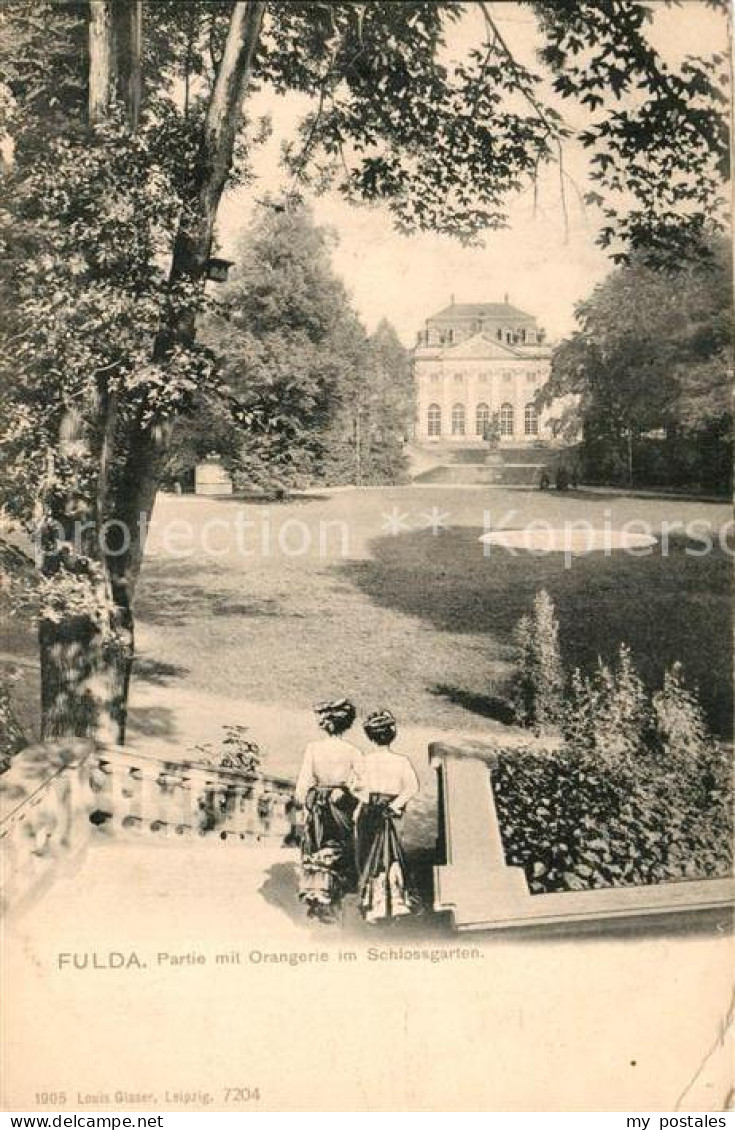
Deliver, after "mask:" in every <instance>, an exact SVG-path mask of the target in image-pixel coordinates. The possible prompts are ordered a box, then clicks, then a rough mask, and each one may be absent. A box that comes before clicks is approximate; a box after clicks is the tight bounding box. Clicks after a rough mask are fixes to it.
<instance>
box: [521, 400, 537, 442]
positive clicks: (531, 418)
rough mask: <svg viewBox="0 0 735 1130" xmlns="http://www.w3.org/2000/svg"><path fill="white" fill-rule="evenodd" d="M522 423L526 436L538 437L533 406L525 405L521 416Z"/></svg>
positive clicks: (534, 406)
mask: <svg viewBox="0 0 735 1130" xmlns="http://www.w3.org/2000/svg"><path fill="white" fill-rule="evenodd" d="M523 423H524V427H525V431H526V435H527V436H537V435H538V412H537V411H536V405H535V404H527V405H526V410H525V412H524V414H523Z"/></svg>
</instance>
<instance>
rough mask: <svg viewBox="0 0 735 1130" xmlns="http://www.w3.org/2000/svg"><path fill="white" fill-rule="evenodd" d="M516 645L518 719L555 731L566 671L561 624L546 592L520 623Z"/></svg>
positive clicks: (515, 691)
mask: <svg viewBox="0 0 735 1130" xmlns="http://www.w3.org/2000/svg"><path fill="white" fill-rule="evenodd" d="M515 642H516V646H517V647H518V651H519V663H518V674H517V677H516V681H515V684H514V688H513V698H512V706H513V712H514V714H515V717H516V720H517V721H518V723H519V724H520V725H522V726H528V727H531V728H532V729H535V730H537V731H549V730H554V729H556V728H557V727H558V725H559V723H560V722H561V719H562V714H563V696H564V671H563V668H562V663H561V655H560V653H559V625H558V623H557V620H556V616H555V613H554V604H553V601H552V600H551V597H550V596H549V594H548V593H547V592H546V591H545V590H543V589H542V590H541V591H540V592H538V593H536V596H535V599H534V602H533V614H532V615H531V616H524V617H522V618H521V620H520V621H519V623H518V626H517V628H516V632H515Z"/></svg>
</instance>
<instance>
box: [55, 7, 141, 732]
mask: <svg viewBox="0 0 735 1130" xmlns="http://www.w3.org/2000/svg"><path fill="white" fill-rule="evenodd" d="M141 47H142V0H91V2H90V5H89V92H88V93H89V97H88V120H89V124H90V126H92V127H94V126H97V125H100V124H101V123H102V122H104V121H105V120H106V118H107V116H108V115H109V112H110V107H111V106H112V103H113V101H114V99H115V97H116V96H117V97H118V98H120V100H121V101H122V102H123V104H124V105H125V106H126V107H127V112H128V120H129V122H130V126H131V128H132V129H135V128H136V126H137V122H138V117H139V114H140V101H141V66H140V55H141ZM98 399H99V427H98V428H97V429H96V434H94V429H93V433H92V434H88V431H87V429H86V428H85V426H84V425H83V424H81V422H80V421H79V420H77V419H76V418H75V416H74V413H73V412H69V413H66V414H65V415H64V417H63V419H62V422H61V427H60V433H59V441H58V442H59V449H60V452H61V453H62V454H65V453H66V454H68V453H72V454H73V452H74V451H75V450H76V451H77V452H80V453H82V452H83V453H84V454H85V455H86V456H88V457H90V456H91V458H92V460H93V461H96V462H98V465H99V474H98V481H97V490H96V497H92V498H89V497H88V495H85V491H84V490H83V489H82V487H81V485H80V486H79V487H78V488H77V489H76V490H75V489H74V487H69V488H67V493H66V496H65V497H60V496H59V492H58V486H57V484H55V483H54V484H53V488H50V489H49V490H48V491H46V492H45V495H46V497H44V498H43V500H42V509H43V513H44V517H45V518H46V519H47V520H49V523H48V525H47V526H46V529H45V532H44V535H43V538H42V543H43V544H42V553H41V561H40V569H41V573H42V574H43V575H44V577H45V578H46V579H47V580H48V581H50V582H51V584H52V585H53V584H54V579H55V578H56V579H60V578H61V579H63V577H64V576H65V575H73V576H75V577H76V578H77V579H78V580H79V581H80V582H81V583H85V584H86V585H87V586H88V589H89V593H90V599H91V600H96V599H99V601H100V604H101V605H102V606H103V607H104V608H105V610H106V611H105V615H104V616H103V617H102V619H100V617H99V616H95V615H92V614H90V615H83V614H79V613H78V612H73V611H71V610H66V611H65V612H63V613H62V614H61V615H60V616H54V617H50V616H49V615H42V618H41V623H40V627H39V650H40V663H41V733H42V736H43V737H44V738H60V737H87V736H89V735H91V734H96V735H98V736H100V737H102V738H105V739H106V740H113V741H115V740H117V741H120V742H122V741H123V740H124V736H125V720H126V706H127V696H128V686H129V683H130V668H131V664H132V654H133V647H132V640H133V634H132V633H133V625H132V616H131V612H130V602H129V600H128V599H127V593H126V592H125V591H124V590H123V591H121V590H120V586H119V584H118V583H117V582H116V580H115V578H113V577H112V576H111V575H110V571H109V569H107V562H106V561H105V558H104V554H103V553H102V552H101V549H100V546H99V543H98V538H97V537H96V536H95V533H96V532H98V531H100V530H101V528H102V525H103V523H104V522H105V520H106V518H107V517H108V516H110V515H109V504H110V492H109V480H110V469H111V465H112V461H113V458H114V443H115V433H116V430H117V403H116V400H115V398H114V396H111V395H108V393H107V389H106V386H105V385H104V383H100V386H99V388H98ZM50 470H51V471H52V472H53V467H51V468H50ZM51 479H52V480H53V474H52V475H51ZM82 499H84V500H85V501H84V504H83V505H81V504H80V500H82ZM81 522H83V523H86V525H87V527H88V528H89V529H90V530H92V531H94V532H95V533H93V534H92V535H91V536H89V537H87V538H86V539H85V542H84V544H83V545H79V544H77V538H76V536H75V523H81ZM98 566H99V567H101V576H102V577H103V578H104V579H103V580H100V571H98V569H97V567H98Z"/></svg>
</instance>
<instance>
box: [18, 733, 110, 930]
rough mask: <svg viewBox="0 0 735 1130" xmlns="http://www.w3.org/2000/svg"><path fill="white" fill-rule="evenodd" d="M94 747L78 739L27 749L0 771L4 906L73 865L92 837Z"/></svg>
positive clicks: (21, 897) (19, 900) (21, 898)
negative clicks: (90, 779) (76, 740)
mask: <svg viewBox="0 0 735 1130" xmlns="http://www.w3.org/2000/svg"><path fill="white" fill-rule="evenodd" d="M91 756H92V747H91V745H89V744H86V743H83V742H78V743H70V744H52V743H49V744H44V745H39V746H34V747H32V748H29V749H24V750H22V751H21V753H19V754H17V755H16V756H15V757H14V758H13V762H12V765H11V768H10V769H9V770H8V771H7V772H6V773H3V774H2V776H0V907H2V908H3V909H5V908H7V907H8V906H10V905H15V904H17V903H18V902H21V901H22V900H23V898H24V896H25V895H26V894H28V893H30V892H31V891H36V890H38V889H39V888H40V887H42V886H43V885H44V883H46V882H50V881H52V880H53V878H54V876H55V875H56V874H58V872H59V869H64V868H67V867H69V866H73V864H74V863H75V861H76V859H77V858H78V856H79V855H80V853H81V852H83V850H84V848H85V846H86V843H87V841H88V839H89V830H90V824H89V804H88V801H89V763H90V758H91Z"/></svg>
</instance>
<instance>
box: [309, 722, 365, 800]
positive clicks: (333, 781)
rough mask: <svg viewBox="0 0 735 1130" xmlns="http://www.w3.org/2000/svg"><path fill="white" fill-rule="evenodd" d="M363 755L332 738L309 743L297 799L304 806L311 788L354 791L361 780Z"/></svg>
mask: <svg viewBox="0 0 735 1130" xmlns="http://www.w3.org/2000/svg"><path fill="white" fill-rule="evenodd" d="M361 761H362V754H361V753H360V751H359V749H358V748H357V746H354V745H351V744H350V742H347V741H345V740H344V738H338V737H335V736H334V735H330V736H328V737H326V738H322V739H321V740H320V741H316V742H309V744H308V745H307V747H306V750H305V752H304V761H303V764H302V766H301V772H300V773H299V777H298V780H297V782H296V788H295V790H294V797H295V799H296V800H297V801H298V802H299V804H303V803H304V800H305V798H306V794H307V793H308V791H309V789H310V788H312V786H315V785H316V786H325V785H347V786H348V788H353V787H354V785H355V782H356V781H357V780H358V778H359V776H360V763H361Z"/></svg>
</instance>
